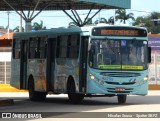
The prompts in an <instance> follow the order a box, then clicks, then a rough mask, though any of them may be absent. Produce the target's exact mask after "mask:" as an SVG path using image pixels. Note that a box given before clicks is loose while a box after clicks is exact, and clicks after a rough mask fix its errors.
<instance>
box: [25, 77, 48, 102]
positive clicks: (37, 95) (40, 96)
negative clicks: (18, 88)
mask: <svg viewBox="0 0 160 121" xmlns="http://www.w3.org/2000/svg"><path fill="white" fill-rule="evenodd" d="M28 90H29V99H30V100H31V101H44V100H45V99H46V93H45V92H36V91H35V89H34V81H33V79H31V80H30V81H29V84H28Z"/></svg>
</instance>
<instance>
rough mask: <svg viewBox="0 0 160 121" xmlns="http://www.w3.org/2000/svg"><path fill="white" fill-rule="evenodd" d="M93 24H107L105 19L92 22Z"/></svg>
mask: <svg viewBox="0 0 160 121" xmlns="http://www.w3.org/2000/svg"><path fill="white" fill-rule="evenodd" d="M94 23H95V24H98V23H106V24H107V23H108V21H107V19H106V18H100V20H98V19H97V20H96V21H95V22H94Z"/></svg>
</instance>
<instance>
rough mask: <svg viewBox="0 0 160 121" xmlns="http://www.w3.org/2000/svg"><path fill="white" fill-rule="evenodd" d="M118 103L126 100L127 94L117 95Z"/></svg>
mask: <svg viewBox="0 0 160 121" xmlns="http://www.w3.org/2000/svg"><path fill="white" fill-rule="evenodd" d="M117 97H118V103H120V104H123V103H125V102H126V99H127V95H118V96H117Z"/></svg>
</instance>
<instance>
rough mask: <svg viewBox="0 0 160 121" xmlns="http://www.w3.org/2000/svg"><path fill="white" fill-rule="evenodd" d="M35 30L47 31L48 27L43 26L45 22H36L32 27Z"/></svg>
mask: <svg viewBox="0 0 160 121" xmlns="http://www.w3.org/2000/svg"><path fill="white" fill-rule="evenodd" d="M32 27H33V28H34V29H35V30H42V29H46V26H43V21H42V20H41V21H40V23H37V22H34V23H33V26H32Z"/></svg>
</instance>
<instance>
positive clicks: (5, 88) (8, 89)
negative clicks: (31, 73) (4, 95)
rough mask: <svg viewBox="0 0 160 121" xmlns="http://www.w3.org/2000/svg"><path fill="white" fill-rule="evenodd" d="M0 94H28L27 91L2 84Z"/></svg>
mask: <svg viewBox="0 0 160 121" xmlns="http://www.w3.org/2000/svg"><path fill="white" fill-rule="evenodd" d="M0 92H27V90H19V89H16V88H14V87H12V86H11V85H10V84H0Z"/></svg>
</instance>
